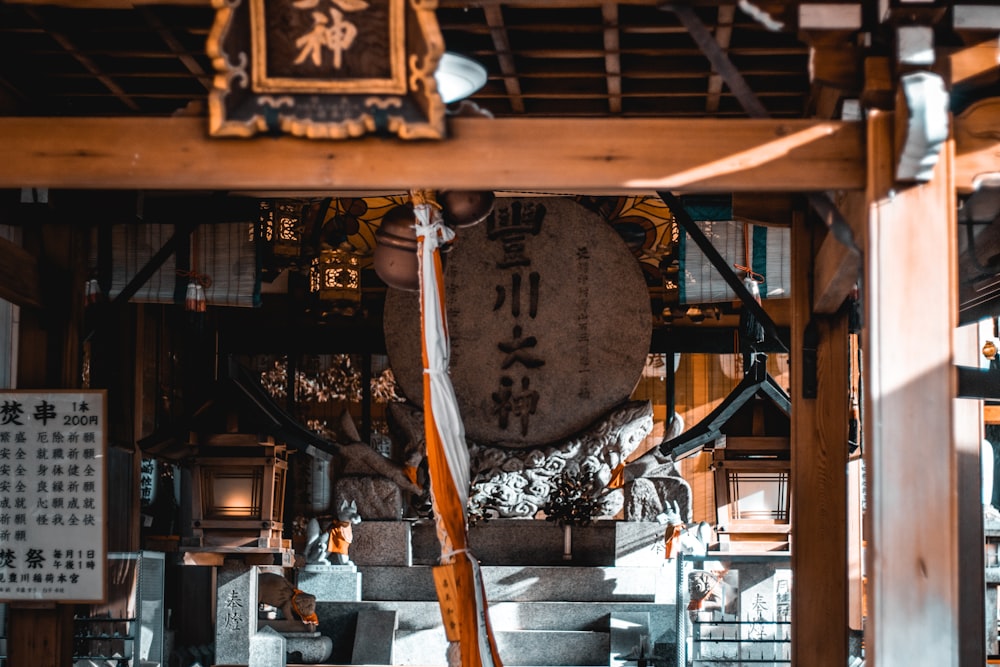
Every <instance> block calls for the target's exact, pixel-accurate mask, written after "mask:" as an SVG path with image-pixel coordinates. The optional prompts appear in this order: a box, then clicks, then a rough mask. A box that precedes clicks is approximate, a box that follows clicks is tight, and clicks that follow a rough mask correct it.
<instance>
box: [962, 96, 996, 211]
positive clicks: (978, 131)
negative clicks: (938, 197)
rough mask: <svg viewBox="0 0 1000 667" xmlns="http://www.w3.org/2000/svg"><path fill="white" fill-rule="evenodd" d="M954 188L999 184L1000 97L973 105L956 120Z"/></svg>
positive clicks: (964, 191)
mask: <svg viewBox="0 0 1000 667" xmlns="http://www.w3.org/2000/svg"><path fill="white" fill-rule="evenodd" d="M954 137H955V188H956V189H957V190H958V191H959V192H961V193H966V194H967V193H970V192H974V191H975V190H978V189H979V187H980V186H981V185H982V184H983V183H991V184H992V185H996V184H997V183H1000V150H998V148H1000V97H991V98H988V99H985V100H981V101H979V102H976V103H975V104H973V105H972V106H970V107H969V108H968V109H966V110H965V111H963V112H962V113H961V115H959V116H958V117H957V118H955V123H954Z"/></svg>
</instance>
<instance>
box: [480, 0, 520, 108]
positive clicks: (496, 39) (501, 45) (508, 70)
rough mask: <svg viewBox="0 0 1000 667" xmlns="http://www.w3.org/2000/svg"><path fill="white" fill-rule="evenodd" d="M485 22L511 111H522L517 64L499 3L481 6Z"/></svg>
mask: <svg viewBox="0 0 1000 667" xmlns="http://www.w3.org/2000/svg"><path fill="white" fill-rule="evenodd" d="M483 14H484V15H485V16H486V24H487V25H489V27H490V37H491V38H492V39H493V48H495V49H496V56H497V62H499V63H500V72H501V73H502V74H503V85H504V88H505V89H506V90H507V97H508V98H510V108H511V111H514V112H515V113H524V98H523V97H521V84H520V82H519V81H518V79H517V66H516V65H515V64H514V54H513V50H512V49H511V48H510V36H509V35H508V34H507V27H506V25H505V24H504V21H503V10H502V9H501V7H500V6H499V5H489V6H485V7H483Z"/></svg>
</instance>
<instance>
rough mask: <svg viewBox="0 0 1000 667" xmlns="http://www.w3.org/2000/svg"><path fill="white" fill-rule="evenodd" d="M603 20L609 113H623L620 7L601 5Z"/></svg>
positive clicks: (609, 4)
mask: <svg viewBox="0 0 1000 667" xmlns="http://www.w3.org/2000/svg"><path fill="white" fill-rule="evenodd" d="M601 19H602V21H603V23H604V52H605V53H604V71H605V73H606V74H607V81H608V84H607V85H608V111H610V112H611V113H612V114H615V115H617V114H620V113H621V112H622V61H621V53H620V52H621V44H620V43H619V35H618V5H616V4H612V3H607V4H603V5H601Z"/></svg>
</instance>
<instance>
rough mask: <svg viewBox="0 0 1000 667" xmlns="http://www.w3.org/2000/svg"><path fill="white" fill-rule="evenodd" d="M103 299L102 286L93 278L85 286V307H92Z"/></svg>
mask: <svg viewBox="0 0 1000 667" xmlns="http://www.w3.org/2000/svg"><path fill="white" fill-rule="evenodd" d="M100 299H101V286H100V284H98V282H97V278H96V277H94V276H91V277H90V278H89V279H88V280H87V282H86V283H85V284H84V286H83V305H85V306H90V305H92V304H95V303H97V302H98V301H100Z"/></svg>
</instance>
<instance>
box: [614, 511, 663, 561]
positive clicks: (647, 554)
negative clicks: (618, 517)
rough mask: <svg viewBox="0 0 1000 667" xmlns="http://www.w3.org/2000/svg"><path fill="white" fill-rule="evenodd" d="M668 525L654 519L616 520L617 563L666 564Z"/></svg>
mask: <svg viewBox="0 0 1000 667" xmlns="http://www.w3.org/2000/svg"><path fill="white" fill-rule="evenodd" d="M665 533H666V526H665V525H663V524H661V523H657V522H653V521H616V522H615V538H614V539H615V565H618V566H619V567H632V566H644V567H653V566H658V565H664V564H665V563H664V561H665V560H666V553H665V548H664V539H665V537H666V534H665Z"/></svg>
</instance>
